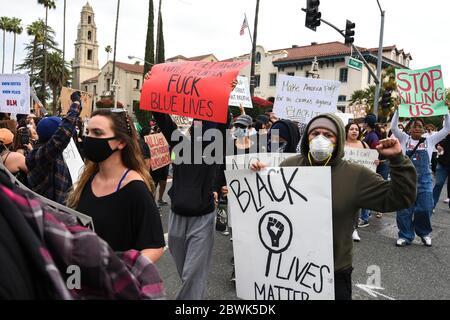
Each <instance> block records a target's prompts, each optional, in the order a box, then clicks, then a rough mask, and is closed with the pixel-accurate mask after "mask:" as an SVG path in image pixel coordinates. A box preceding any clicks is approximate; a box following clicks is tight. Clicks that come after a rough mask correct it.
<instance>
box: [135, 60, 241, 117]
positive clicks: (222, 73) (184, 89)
mask: <svg viewBox="0 0 450 320" xmlns="http://www.w3.org/2000/svg"><path fill="white" fill-rule="evenodd" d="M247 64H248V62H199V61H183V62H175V63H163V64H158V65H155V66H153V68H152V73H151V75H150V77H149V78H148V79H147V80H145V81H144V86H143V88H142V94H141V101H140V108H141V109H142V110H149V111H152V112H162V113H168V114H176V115H180V116H187V117H190V118H195V119H201V120H208V121H212V122H219V123H226V121H227V112H228V100H229V97H230V92H231V83H232V81H233V80H234V79H236V77H237V75H238V73H239V70H240V69H242V68H243V67H245V66H246V65H247Z"/></svg>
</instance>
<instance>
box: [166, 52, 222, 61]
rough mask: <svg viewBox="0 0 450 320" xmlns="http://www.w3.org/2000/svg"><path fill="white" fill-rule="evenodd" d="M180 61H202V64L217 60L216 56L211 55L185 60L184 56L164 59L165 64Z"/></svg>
mask: <svg viewBox="0 0 450 320" xmlns="http://www.w3.org/2000/svg"><path fill="white" fill-rule="evenodd" d="M180 61H203V62H216V61H219V60H217V58H216V56H215V55H213V54H212V53H208V54H204V55H201V56H196V57H191V58H186V57H185V56H181V55H178V56H175V57H172V58H169V59H166V62H180Z"/></svg>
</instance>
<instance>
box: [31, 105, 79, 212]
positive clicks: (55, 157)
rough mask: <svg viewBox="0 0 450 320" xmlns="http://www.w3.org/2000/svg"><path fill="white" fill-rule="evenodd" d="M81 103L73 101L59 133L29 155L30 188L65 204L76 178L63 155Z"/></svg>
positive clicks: (57, 131)
mask: <svg viewBox="0 0 450 320" xmlns="http://www.w3.org/2000/svg"><path fill="white" fill-rule="evenodd" d="M80 112H81V106H80V104H78V103H73V104H72V105H71V106H70V110H69V112H68V114H67V116H66V117H65V118H64V119H63V120H62V121H61V124H60V126H59V128H58V130H56V132H55V134H54V135H53V136H52V137H51V138H50V140H49V141H47V142H46V143H45V144H43V145H41V146H39V147H37V148H35V149H33V150H32V151H31V152H30V153H29V154H28V155H27V157H26V160H25V161H26V165H27V168H28V183H29V186H30V188H31V189H32V190H33V191H35V192H37V193H39V194H40V195H42V196H44V197H46V198H47V199H50V200H53V201H56V202H58V203H60V204H64V203H65V200H66V196H67V192H68V191H69V189H70V188H71V187H72V178H71V177H70V172H69V169H68V168H67V165H66V163H65V161H64V158H63V155H62V154H63V152H64V149H66V147H67V145H68V144H69V143H70V139H71V138H72V134H73V131H74V128H75V122H76V120H77V118H78V116H79V114H80Z"/></svg>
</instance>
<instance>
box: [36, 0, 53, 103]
mask: <svg viewBox="0 0 450 320" xmlns="http://www.w3.org/2000/svg"><path fill="white" fill-rule="evenodd" d="M38 4H41V5H43V6H44V7H45V29H44V39H45V40H46V39H47V27H48V10H49V9H56V4H55V0H38ZM45 40H44V43H43V49H44V84H45V85H47V50H46V48H45V45H46V43H47V41H45ZM42 103H43V104H44V107H45V100H44V101H42Z"/></svg>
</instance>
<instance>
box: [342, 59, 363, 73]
mask: <svg viewBox="0 0 450 320" xmlns="http://www.w3.org/2000/svg"><path fill="white" fill-rule="evenodd" d="M345 64H346V65H347V66H348V67H349V68H353V69H355V70H358V71H361V70H362V67H363V62H362V61H361V60H358V59H355V58H352V57H345Z"/></svg>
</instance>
